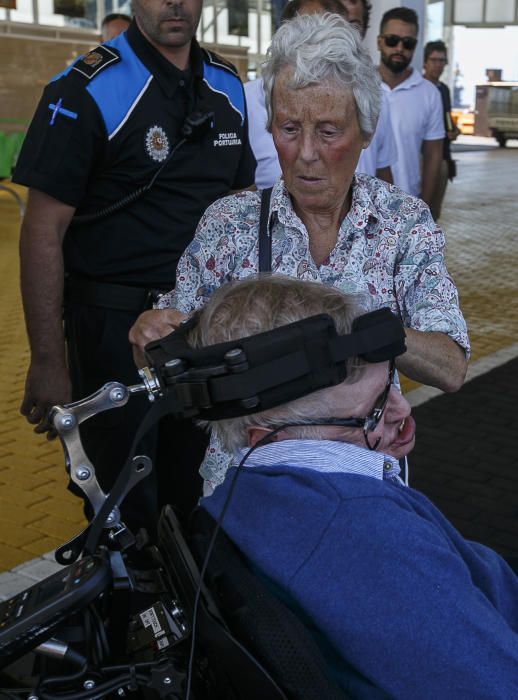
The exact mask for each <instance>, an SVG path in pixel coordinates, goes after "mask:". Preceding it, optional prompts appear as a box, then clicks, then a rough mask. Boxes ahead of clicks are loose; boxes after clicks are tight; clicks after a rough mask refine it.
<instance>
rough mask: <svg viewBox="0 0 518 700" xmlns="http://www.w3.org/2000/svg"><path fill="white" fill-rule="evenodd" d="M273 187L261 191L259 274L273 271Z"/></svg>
mask: <svg viewBox="0 0 518 700" xmlns="http://www.w3.org/2000/svg"><path fill="white" fill-rule="evenodd" d="M272 190H273V187H268V188H267V189H265V190H261V215H260V217H259V272H271V271H272V237H271V235H270V200H271V197H272Z"/></svg>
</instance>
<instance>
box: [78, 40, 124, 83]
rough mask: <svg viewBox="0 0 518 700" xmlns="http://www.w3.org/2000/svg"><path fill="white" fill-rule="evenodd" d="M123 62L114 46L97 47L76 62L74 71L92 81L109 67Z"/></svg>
mask: <svg viewBox="0 0 518 700" xmlns="http://www.w3.org/2000/svg"><path fill="white" fill-rule="evenodd" d="M120 60H121V57H120V54H119V52H118V51H117V49H114V48H113V47H112V46H104V45H101V46H97V48H95V49H94V50H93V51H90V53H87V54H86V55H85V56H83V57H82V58H80V59H79V61H76V63H75V64H74V66H73V68H72V70H75V71H77V72H78V73H81V75H82V76H84V77H85V78H87V79H88V80H91V79H92V78H95V76H96V75H98V74H99V73H100V72H101V71H103V70H104V69H105V68H108V66H111V65H114V64H115V63H119V61H120Z"/></svg>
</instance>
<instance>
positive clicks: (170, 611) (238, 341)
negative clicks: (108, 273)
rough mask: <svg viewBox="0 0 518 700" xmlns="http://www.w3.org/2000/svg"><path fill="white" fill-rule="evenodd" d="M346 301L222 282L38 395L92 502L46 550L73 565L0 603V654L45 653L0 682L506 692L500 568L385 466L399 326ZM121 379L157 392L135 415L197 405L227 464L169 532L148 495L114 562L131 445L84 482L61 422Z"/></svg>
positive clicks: (123, 393)
mask: <svg viewBox="0 0 518 700" xmlns="http://www.w3.org/2000/svg"><path fill="white" fill-rule="evenodd" d="M363 304H364V301H363V298H361V297H351V296H346V295H344V294H342V293H341V292H340V291H338V290H336V289H333V288H329V287H326V286H324V285H320V284H314V283H310V282H302V281H300V280H296V279H291V278H284V277H281V276H277V275H276V276H267V277H263V278H259V279H253V278H249V279H247V280H245V281H240V282H235V283H230V284H226V285H224V286H222V287H221V288H220V289H218V290H217V291H216V292H215V293H214V294H213V295H212V296H211V298H210V300H209V301H208V303H207V304H206V306H205V307H203V309H201V310H200V311H198V312H197V313H196V314H195V316H194V317H193V318H192V319H191V320H190V321H188V322H187V323H185V324H182V326H181V327H180V328H179V329H178V330H177V331H176V332H174V333H172V334H171V335H170V336H168V337H167V338H164V339H161V340H159V341H155V342H153V343H150V344H149V345H148V346H147V347H146V354H147V358H148V362H149V367H148V368H146V369H144V370H142V371H141V376H142V378H143V383H142V384H141V385H138V386H135V387H123V386H122V385H116V384H114V383H112V384H107V385H105V387H103V388H102V389H101V390H99V392H97V393H96V394H94V395H92V396H91V397H87V398H86V399H85V400H84V401H80V402H77V403H76V404H70V405H68V406H65V407H56V408H55V413H54V418H53V422H54V425H55V427H56V430H57V431H58V433H59V434H60V437H61V439H62V442H63V444H64V448H65V453H66V456H67V464H68V467H69V470H70V473H71V476H72V477H73V478H76V480H77V481H76V483H78V484H83V488H84V490H85V493H87V495H88V494H91V495H92V498H93V505H94V510H95V512H96V516H95V518H94V520H93V522H92V523H91V524H90V526H89V528H88V530H87V531H86V532H85V533H83V534H82V535H80V536H78V537H76V538H75V539H74V540H73V541H72V542H71V543H69V544H68V545H67V546H64V547H62V548H60V550H61V552H60V550H58V553H57V556H58V558H59V556H60V555H61V557H64V556H65V554H67V552H68V553H70V552H72V555H73V556H71V558H70V559H69V560H70V561H74V559H75V558H77V556H78V555H79V553H80V552H81V551H82V552H83V554H84V555H85V556H83V558H82V559H80V560H78V561H77V562H75V563H73V564H71V565H70V566H68V568H67V569H65V570H63V571H62V572H59V573H58V574H56V575H54V576H53V577H50V578H49V579H46V580H45V581H43V582H41V583H40V584H37V585H35V586H34V587H32V588H31V589H29V590H28V591H25V592H23V593H21V594H20V595H18V596H15V597H14V598H12V599H10V600H9V601H6V602H4V603H0V669H3V668H4V667H5V665H6V662H10V660H12V659H19V658H20V657H21V656H22V654H26V653H27V652H28V651H30V650H32V649H35V647H36V645H38V647H37V649H35V651H37V654H38V655H39V656H38V658H39V659H41V658H43V659H46V658H48V657H50V658H51V659H59V661H57V662H56V663H57V665H58V669H59V672H58V671H56V668H55V666H52V667H51V666H48V667H46V666H45V665H43V666H42V667H40V670H39V677H38V678H37V680H36V682H33V681H32V680H30V682H29V683H28V684H29V685H31V688H32V690H29V691H28V692H24V689H23V688H19V689H14V690H13V689H11V690H9V691H7V693H6V691H5V690H4V689H0V696H1V695H2V694H4V695H5V694H7V697H9V698H11V699H12V698H13V697H16V698H19V697H23V698H29V697H31V698H33V700H34V699H35V698H39V700H57V699H58V698H59V700H93V698H102V697H115V696H118V697H125V696H127V697H128V698H130V697H135V695H136V696H137V697H139V698H140V697H144V698H157V697H160V698H167V699H169V698H170V699H171V700H173V699H175V700H290V699H292V700H335V698H336V699H337V700H338V698H362V699H367V700H378V699H381V698H397V699H398V700H417V699H419V700H427V699H429V700H432V699H433V700H442V699H443V698H444V699H445V700H446V699H448V700H464V699H465V700H473V699H474V698H485V699H487V700H509V699H510V698H515V697H518V579H517V578H516V576H515V574H514V573H513V572H512V571H511V569H510V568H509V567H508V566H507V564H506V563H505V562H504V561H503V560H502V559H501V558H500V557H498V556H497V555H496V554H495V553H494V552H492V551H491V550H489V549H487V548H486V547H484V546H482V545H479V544H476V543H472V542H467V541H466V540H464V539H463V538H462V537H461V535H460V534H459V533H458V532H456V531H455V529H454V528H453V527H452V526H451V525H450V524H449V523H448V522H447V521H446V520H445V518H444V517H443V516H442V515H441V514H440V513H439V512H438V511H437V509H436V508H435V507H434V506H433V505H432V504H431V503H430V501H428V499H426V498H425V497H424V496H423V495H421V494H419V493H418V492H416V491H414V490H413V489H411V488H408V487H406V486H405V485H404V483H403V482H402V480H401V479H400V477H399V464H398V459H399V458H400V457H402V456H405V455H406V454H407V453H408V452H409V451H410V450H411V448H412V446H413V444H414V433H415V424H414V421H413V419H412V417H411V416H410V408H409V406H408V403H407V402H406V400H405V399H404V398H403V397H402V396H401V394H400V393H399V391H398V390H397V389H396V388H395V387H394V386H393V384H392V382H393V372H394V360H395V358H396V357H397V356H399V355H400V354H402V353H403V352H405V345H404V331H403V327H402V324H401V322H400V321H399V320H398V319H397V318H396V317H395V316H394V315H392V314H391V313H390V311H388V310H387V309H380V310H378V311H375V312H370V313H369V312H367V313H366V311H367V310H366V308H363V306H362V305H363ZM141 391H147V392H148V395H149V396H150V398H158V399H159V400H158V401H156V402H155V408H153V409H152V410H151V411H150V413H149V415H148V417H147V418H146V421H145V423H147V424H148V425H149V424H151V423H152V420H151V419H152V418H156V417H157V416H159V415H161V414H163V413H164V412H170V413H172V414H174V415H177V416H186V417H188V416H190V417H194V418H198V419H200V420H204V421H206V422H207V423H209V424H211V427H212V428H213V429H214V430H216V431H217V433H218V437H219V438H220V440H221V442H222V444H223V446H224V447H225V448H226V449H228V450H230V451H232V452H233V453H234V454H235V463H234V466H233V467H232V468H231V469H229V471H228V472H227V474H226V478H225V480H224V482H223V483H222V484H221V485H220V486H218V487H217V488H216V489H215V490H214V492H213V493H212V494H210V495H207V497H205V498H203V499H202V501H201V504H200V507H199V508H197V510H196V511H195V512H194V514H193V517H192V526H191V528H190V531H189V532H188V533H185V532H182V530H181V528H180V526H179V525H178V522H177V520H176V518H175V516H174V513H173V512H172V510H171V509H166V511H165V513H164V514H163V515H162V518H161V522H160V526H159V541H158V548H157V547H155V546H152V547H148V548H146V547H141V548H140V549H139V548H138V547H137V553H139V557H142V559H141V560H140V561H139V557H137V562H136V563H135V560H134V558H133V557H134V553H135V547H136V545H135V543H134V538H133V537H132V535H131V533H129V532H128V531H127V529H126V528H125V526H124V523H122V522H120V519H119V515H118V511H117V505H118V504H119V503H120V501H121V499H122V497H123V494H124V493H125V492H126V491H127V490H128V488H130V487H131V485H132V484H134V483H136V481H137V480H138V479H140V478H141V477H142V475H143V474H145V473H147V470H148V469H149V464H148V462H149V460H147V463H146V458H145V457H142V456H138V457H133V455H130V457H129V458H128V461H127V464H126V466H125V468H124V470H123V472H122V473H121V475H120V477H119V479H118V481H117V484H116V485H115V487H114V489H113V490H112V492H111V493H110V494H109V495H108V496H105V495H104V494H102V492H101V491H100V490H99V488H98V485H96V484H95V483H94V479H95V475H94V472H95V470H94V469H93V465H92V464H91V463H88V462H87V457H86V455H85V454H84V452H83V451H82V450H81V449H80V442H79V443H78V442H77V434H74V431H75V430H76V429H77V426H78V424H79V423H80V422H81V421H82V420H84V419H86V418H88V417H89V416H91V415H95V414H96V413H97V412H99V411H100V410H106V409H107V408H109V407H115V406H117V405H122V404H123V402H124V401H126V400H128V398H129V397H130V396H131V395H132V394H133V393H136V392H141ZM155 409H157V410H156V413H155V415H154V416H153V411H155ZM144 429H145V426H142V427H141V429H140V430H139V434H140V433H141V432H143V431H144ZM138 439H139V435H137V436H136V438H135V444H137V443H138ZM146 465H147V466H146ZM87 472H88V474H87ZM119 482H120V483H119ZM103 528H104V529H103ZM137 544H138V542H137ZM236 547H237V549H236ZM128 552H129V553H130V556H128ZM143 560H145V561H143ZM49 637H52V638H51V639H49ZM63 664H65V667H64V669H63V668H62V666H63ZM2 685H4V683H2Z"/></svg>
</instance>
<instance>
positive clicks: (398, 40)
mask: <svg viewBox="0 0 518 700" xmlns="http://www.w3.org/2000/svg"><path fill="white" fill-rule="evenodd" d="M380 36H381V38H382V39H383V41H384V42H385V45H386V46H388V47H389V48H391V49H393V48H394V47H395V46H398V44H403V48H404V49H405V51H413V50H414V49H415V47H416V46H417V39H415V38H414V37H413V36H398V35H397V34H380Z"/></svg>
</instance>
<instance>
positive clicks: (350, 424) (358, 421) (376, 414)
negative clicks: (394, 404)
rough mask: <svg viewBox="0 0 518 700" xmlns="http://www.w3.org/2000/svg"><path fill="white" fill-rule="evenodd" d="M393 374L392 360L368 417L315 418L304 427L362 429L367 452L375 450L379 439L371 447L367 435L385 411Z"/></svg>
mask: <svg viewBox="0 0 518 700" xmlns="http://www.w3.org/2000/svg"><path fill="white" fill-rule="evenodd" d="M395 374H396V363H395V361H394V360H392V361H391V362H390V365H389V372H388V378H387V383H386V385H385V388H384V389H383V392H382V393H381V394H380V395H379V397H378V399H377V400H376V404H375V406H374V408H373V409H372V411H371V412H370V413H369V415H368V416H365V417H364V418H356V417H352V418H316V419H314V420H312V421H311V422H310V423H305V424H304V425H340V426H344V427H346V428H362V429H363V437H364V440H365V444H366V445H367V447H368V449H369V450H375V449H376V448H377V447H378V445H379V444H380V441H381V437H379V438H378V439H377V440H376V442H375V443H374V445H371V443H370V442H369V438H368V435H369V433H370V432H372V431H373V430H376V428H377V427H378V424H379V422H380V421H381V419H382V418H383V414H384V413H385V409H386V407H387V403H388V399H389V395H390V389H391V387H392V385H393V384H394V377H395Z"/></svg>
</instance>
